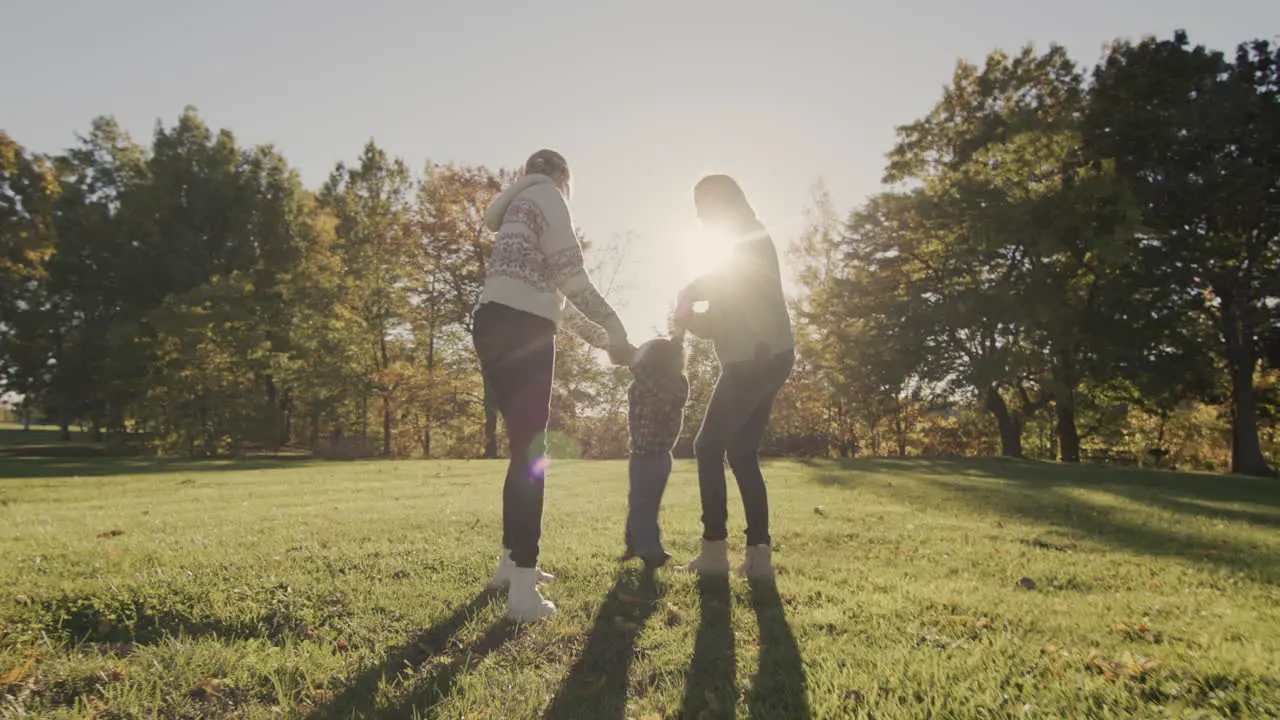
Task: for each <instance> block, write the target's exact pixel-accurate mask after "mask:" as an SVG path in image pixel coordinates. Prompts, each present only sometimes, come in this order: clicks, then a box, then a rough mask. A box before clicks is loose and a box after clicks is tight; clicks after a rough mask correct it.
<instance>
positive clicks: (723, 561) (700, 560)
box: [684, 540, 729, 575]
mask: <svg viewBox="0 0 1280 720" xmlns="http://www.w3.org/2000/svg"><path fill="white" fill-rule="evenodd" d="M684 569H685V570H687V571H689V572H694V573H698V574H699V575H728V574H729V544H728V542H726V541H724V540H703V541H702V552H700V553H698V557H696V558H694V559H693V561H692V562H690V563H689V564H688V565H685V567H684Z"/></svg>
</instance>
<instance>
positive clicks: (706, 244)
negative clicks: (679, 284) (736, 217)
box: [680, 225, 730, 280]
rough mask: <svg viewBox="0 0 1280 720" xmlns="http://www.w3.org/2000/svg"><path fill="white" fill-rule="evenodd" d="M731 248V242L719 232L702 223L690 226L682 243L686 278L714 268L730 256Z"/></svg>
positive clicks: (694, 276)
mask: <svg viewBox="0 0 1280 720" xmlns="http://www.w3.org/2000/svg"><path fill="white" fill-rule="evenodd" d="M729 249H730V244H729V242H728V241H727V240H726V239H725V238H723V237H721V235H720V234H719V233H714V232H711V231H709V230H707V229H706V228H704V227H702V226H701V225H698V226H695V227H693V228H690V230H689V231H688V233H687V234H686V236H685V239H684V242H682V243H680V250H681V255H682V256H683V257H682V258H681V260H682V261H683V265H684V267H683V271H684V275H685V278H686V279H687V280H692V279H693V278H696V277H698V276H700V275H702V274H704V273H707V272H710V271H711V270H714V269H715V268H716V267H717V266H719V265H720V264H721V263H723V262H724V261H725V259H726V258H727V257H728V253H729Z"/></svg>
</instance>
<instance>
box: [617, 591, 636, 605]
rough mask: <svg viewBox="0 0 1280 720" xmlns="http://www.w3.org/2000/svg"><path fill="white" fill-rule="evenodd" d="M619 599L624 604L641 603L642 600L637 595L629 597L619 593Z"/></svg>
mask: <svg viewBox="0 0 1280 720" xmlns="http://www.w3.org/2000/svg"><path fill="white" fill-rule="evenodd" d="M618 599H619V600H621V601H622V602H624V603H638V602H640V598H638V597H636V596H635V595H628V594H627V593H618Z"/></svg>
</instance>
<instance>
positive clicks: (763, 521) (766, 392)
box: [693, 351, 796, 545]
mask: <svg viewBox="0 0 1280 720" xmlns="http://www.w3.org/2000/svg"><path fill="white" fill-rule="evenodd" d="M795 360H796V356H795V353H794V352H791V351H787V352H785V353H779V354H777V355H774V356H773V357H772V358H770V359H768V360H765V361H759V362H742V363H732V364H730V365H726V366H725V367H724V368H722V369H721V371H720V379H719V380H718V381H716V389H715V390H714V391H713V392H712V393H711V401H710V402H708V403H707V412H706V414H705V415H704V416H703V418H702V427H701V428H700V429H699V430H698V437H697V438H696V439H694V441H693V454H694V455H695V456H696V457H697V458H698V489H699V490H700V491H701V493H702V537H703V538H704V539H706V540H724V539H727V538H728V537H729V530H728V527H727V523H728V519H729V510H728V496H727V490H726V487H725V482H726V481H725V474H724V461H725V458H726V457H728V459H729V467H730V468H731V469H732V470H733V477H734V479H736V480H737V481H738V491H739V493H741V495H742V507H743V510H745V511H746V515H747V545H768V544H769V494H768V492H767V491H766V490H765V487H764V474H763V473H761V472H760V457H759V453H760V442H761V440H763V439H764V433H765V430H766V429H768V427H769V414H770V413H771V412H772V411H773V401H774V399H775V398H776V397H777V396H778V391H779V390H781V389H782V386H783V385H784V384H785V383H786V382H787V378H789V377H791V368H792V366H793V365H795Z"/></svg>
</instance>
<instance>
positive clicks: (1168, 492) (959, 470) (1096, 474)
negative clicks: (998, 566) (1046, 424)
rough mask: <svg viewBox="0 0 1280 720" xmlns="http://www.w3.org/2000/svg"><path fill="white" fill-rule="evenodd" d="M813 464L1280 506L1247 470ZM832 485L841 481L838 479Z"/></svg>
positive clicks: (1277, 490) (988, 461)
mask: <svg viewBox="0 0 1280 720" xmlns="http://www.w3.org/2000/svg"><path fill="white" fill-rule="evenodd" d="M814 467H815V468H822V467H825V468H827V469H837V468H838V469H840V470H843V471H846V472H848V471H852V472H855V473H856V472H871V473H881V474H898V475H914V476H922V475H943V476H948V477H956V476H970V477H989V478H997V479H1000V480H1009V481H1012V482H1017V483H1024V484H1028V485H1033V486H1036V487H1044V486H1046V485H1069V486H1072V487H1088V488H1094V487H1096V488H1097V489H1100V490H1108V491H1113V492H1115V491H1121V490H1123V491H1127V492H1132V493H1133V494H1132V495H1130V497H1133V498H1134V499H1142V500H1152V501H1155V500H1159V499H1160V498H1162V497H1170V496H1180V497H1185V498H1193V499H1196V500H1207V501H1211V502H1235V503H1249V504H1255V505H1263V506H1268V507H1273V508H1280V482H1277V481H1276V480H1275V479H1274V478H1259V477H1251V476H1247V475H1211V474H1207V473H1189V472H1179V471H1175V470H1143V469H1139V468H1116V467H1103V466H1099V465H1089V464H1084V463H1082V464H1078V465H1077V464H1071V463H1056V462H1042V461H1037V460H1015V459H1012V458H960V459H955V460H928V459H923V458H904V459H895V458H874V459H867V460H850V461H843V462H826V463H820V464H815V465H814ZM836 484H843V483H841V482H837V483H836Z"/></svg>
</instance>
